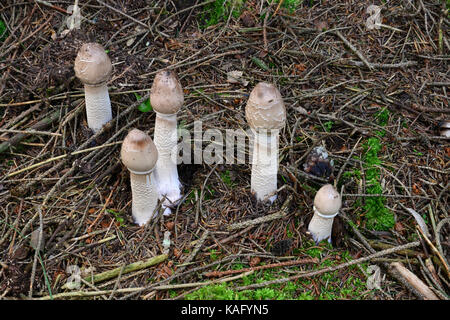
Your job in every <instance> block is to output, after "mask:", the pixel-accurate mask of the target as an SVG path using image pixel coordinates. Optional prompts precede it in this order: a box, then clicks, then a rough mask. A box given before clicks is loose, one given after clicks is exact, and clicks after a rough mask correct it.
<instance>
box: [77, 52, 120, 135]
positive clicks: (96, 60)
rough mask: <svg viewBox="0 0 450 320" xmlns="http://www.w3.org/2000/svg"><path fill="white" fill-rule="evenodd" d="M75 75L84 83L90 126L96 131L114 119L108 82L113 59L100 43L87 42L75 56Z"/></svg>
mask: <svg viewBox="0 0 450 320" xmlns="http://www.w3.org/2000/svg"><path fill="white" fill-rule="evenodd" d="M74 70H75V75H76V76H77V77H78V79H80V81H81V82H82V83H83V84H84V99H85V102H86V115H87V123H88V126H89V128H91V129H92V130H93V131H94V132H97V131H99V130H100V129H101V128H102V126H103V125H104V124H105V123H107V122H108V121H110V120H111V119H112V112H111V101H110V99H109V93H108V87H107V85H106V84H107V82H108V80H109V79H110V76H111V70H112V65H111V60H110V59H109V57H108V55H107V54H106V52H105V49H104V48H103V47H102V46H101V45H100V44H98V43H85V44H83V45H82V46H81V48H80V50H79V51H78V54H77V57H76V58H75V66H74Z"/></svg>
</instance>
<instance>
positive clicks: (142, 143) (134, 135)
mask: <svg viewBox="0 0 450 320" xmlns="http://www.w3.org/2000/svg"><path fill="white" fill-rule="evenodd" d="M120 156H121V158H122V162H123V164H124V165H125V166H126V167H127V168H128V170H129V171H130V183H131V194H132V205H131V208H132V209H131V210H132V215H133V220H134V222H135V223H137V224H138V225H140V226H142V225H144V224H146V223H147V222H148V221H149V220H150V219H151V218H152V217H153V216H154V211H155V208H156V206H157V204H158V193H157V190H156V188H155V185H154V183H153V179H152V176H151V173H152V171H153V169H154V167H155V164H156V162H157V160H158V150H157V149H156V146H155V144H154V143H153V141H152V139H151V138H150V137H149V136H148V135H147V134H146V133H144V132H142V131H141V130H139V129H133V130H131V131H130V132H129V133H128V135H127V136H126V137H125V139H124V140H123V143H122V149H121V150H120Z"/></svg>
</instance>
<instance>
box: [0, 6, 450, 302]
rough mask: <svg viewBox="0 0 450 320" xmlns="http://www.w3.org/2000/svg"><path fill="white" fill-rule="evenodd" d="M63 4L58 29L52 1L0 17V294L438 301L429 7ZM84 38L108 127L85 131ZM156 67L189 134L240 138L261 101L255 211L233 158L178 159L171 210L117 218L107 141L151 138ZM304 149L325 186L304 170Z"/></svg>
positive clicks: (121, 195)
mask: <svg viewBox="0 0 450 320" xmlns="http://www.w3.org/2000/svg"><path fill="white" fill-rule="evenodd" d="M78 3H79V6H80V10H81V11H80V13H81V16H82V20H81V24H80V25H79V26H77V25H76V24H75V27H74V28H72V29H69V25H70V24H69V23H68V21H69V20H68V19H69V18H70V17H71V14H72V12H73V7H70V5H71V4H73V3H71V1H51V2H45V1H29V0H27V1H21V2H17V1H13V0H5V1H2V2H1V4H0V70H1V73H0V297H1V298H4V299H24V298H33V299H74V298H76V299H80V298H83V299H157V300H159V299H379V300H392V299H394V300H409V299H423V298H430V296H431V297H435V298H439V299H448V297H449V294H450V285H449V282H450V278H449V269H448V265H449V262H450V238H449V236H450V224H449V222H450V219H449V217H448V211H449V160H450V143H449V140H448V138H445V137H443V136H442V135H440V131H439V127H440V123H441V122H442V121H446V120H447V121H449V120H450V115H449V114H450V108H449V96H448V94H449V93H448V92H447V91H448V88H449V84H450V77H449V71H450V70H449V67H448V61H449V59H450V55H449V52H450V37H449V36H450V34H449V25H450V19H449V15H448V13H449V11H448V10H449V9H448V6H449V4H448V1H447V2H445V1H438V0H432V1H422V0H410V1H395V0H394V1H375V2H374V1H356V0H348V1H326V0H324V1H294V0H284V1H272V2H271V1H263V0H247V1H224V0H209V1H203V0H195V1H194V0H191V1H144V0H119V1H108V0H103V1H100V0H89V1H87V0H83V1H79V2H78ZM371 4H376V5H378V6H379V7H378V8H379V9H380V10H381V11H380V19H381V25H379V24H378V25H376V27H375V28H372V29H370V28H368V25H367V22H368V21H369V22H370V21H372V20H370V19H372V18H374V17H375V15H376V10H375V11H373V12H368V11H367V9H368V7H369V6H370V5H371ZM369 27H370V25H369ZM86 42H98V43H100V44H101V45H103V46H104V48H105V49H106V50H107V53H108V55H109V57H110V58H111V61H112V63H113V75H112V79H111V81H110V82H109V83H108V87H109V93H110V98H111V102H112V108H113V120H112V121H111V122H110V123H109V124H108V125H107V126H105V127H104V128H103V129H102V130H101V131H99V132H97V133H95V134H93V133H92V132H91V131H90V129H89V128H88V127H87V122H86V113H85V106H84V91H83V85H82V84H81V82H80V81H79V80H78V79H77V78H76V77H75V74H74V70H73V64H74V60H75V56H76V54H77V51H78V49H79V48H80V46H81V45H82V44H83V43H86ZM166 68H168V69H171V70H174V71H175V72H176V73H177V74H178V77H179V79H180V82H181V84H182V86H183V89H184V93H185V104H184V106H183V107H182V109H181V111H180V113H179V114H178V121H179V126H180V127H183V128H185V129H188V130H190V131H192V130H193V124H194V121H202V130H203V132H205V131H206V130H208V129H217V130H220V132H223V133H224V135H225V130H227V129H244V130H246V129H247V128H248V124H247V122H246V119H245V105H246V102H247V99H248V96H249V93H250V92H251V90H252V88H253V87H254V86H255V85H256V84H257V83H258V82H262V81H264V82H269V83H273V84H275V85H276V86H277V87H278V88H279V90H280V92H281V95H282V96H283V99H284V102H285V105H286V110H287V121H286V126H285V127H284V128H283V130H282V131H281V134H280V154H279V156H280V165H279V175H278V186H279V190H278V197H277V200H276V201H275V202H274V203H272V204H268V203H260V202H257V201H255V199H254V196H253V195H252V193H251V191H250V173H251V165H250V163H249V161H246V162H245V164H227V163H223V164H217V163H216V164H206V163H202V164H181V165H179V167H178V170H179V175H180V180H181V182H182V184H183V196H184V197H183V201H182V202H180V203H179V205H178V206H177V207H176V209H175V210H173V213H172V214H171V215H169V216H163V215H162V214H160V215H158V218H157V219H154V220H152V221H151V222H150V223H148V224H147V225H145V226H143V227H139V226H137V225H135V224H134V223H133V221H132V218H131V190H130V182H129V172H128V170H127V169H126V168H125V167H124V166H123V165H122V163H121V160H120V146H121V141H122V140H123V138H124V137H125V135H126V134H127V132H128V131H129V130H131V129H132V128H139V129H141V130H143V131H145V132H147V133H148V134H149V135H151V136H153V127H154V121H155V113H154V112H153V111H152V110H148V108H146V107H148V106H149V105H148V103H147V101H148V98H149V91H150V88H151V85H152V82H153V78H154V75H155V74H156V73H157V72H158V71H159V70H162V69H166ZM232 71H237V73H235V74H237V75H238V80H237V81H234V80H232V79H230V78H229V76H230V72H232ZM240 72H242V73H240ZM30 130H34V131H33V132H31V133H30ZM208 145H209V142H208V141H204V142H203V148H205V147H206V146H208ZM317 146H322V147H324V148H325V149H326V150H327V152H328V154H329V159H331V160H332V174H331V175H324V176H320V175H313V174H312V173H311V172H306V171H307V170H306V171H305V169H304V168H305V167H304V164H305V163H306V162H308V156H309V155H310V153H311V151H312V150H313V148H315V147H317ZM247 160H248V159H247ZM325 183H332V184H333V185H334V186H335V187H336V188H337V190H338V191H339V192H340V193H341V195H342V198H343V204H342V209H341V211H340V214H339V215H338V216H337V217H336V218H335V220H334V225H333V233H332V240H333V241H332V243H331V244H330V243H327V242H326V241H323V242H321V243H319V244H316V243H315V242H314V241H313V240H312V239H311V237H310V236H309V234H308V232H307V228H308V223H309V220H310V219H311V218H312V215H313V210H312V204H313V199H314V196H315V194H316V192H317V190H318V189H319V188H320V187H321V186H322V185H323V184H325ZM411 212H413V213H411ZM263 217H265V219H261V218H263ZM419 225H421V226H422V227H421V228H419V227H418V226H419ZM423 229H426V230H423ZM166 232H169V233H170V247H169V251H168V253H167V254H164V247H163V239H164V234H165V233H166ZM39 240H40V241H39ZM39 242H40V243H41V244H42V250H35V248H36V243H39ZM32 244H33V245H32ZM140 261H146V262H148V264H146V265H142V264H138V265H136V264H133V263H136V262H140ZM396 263H400V264H401V265H402V266H404V267H406V269H407V270H409V271H410V272H412V273H413V274H415V275H416V276H417V277H418V278H419V281H422V282H423V283H424V284H425V287H427V288H428V290H429V291H430V292H431V293H430V292H428V293H424V292H423V291H421V290H419V289H417V288H414V283H412V282H411V281H410V280H406V278H405V276H404V275H401V274H400V273H398V272H396V271H395V270H397V269H396V268H395V267H394V266H395V265H396ZM130 264H132V265H131V266H129V265H130ZM397 265H398V264H397ZM107 271H110V273H109V274H107V276H105V277H100V276H103V275H104V274H103V272H107ZM213 271H215V273H212V272H213Z"/></svg>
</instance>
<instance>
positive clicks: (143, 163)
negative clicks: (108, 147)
mask: <svg viewBox="0 0 450 320" xmlns="http://www.w3.org/2000/svg"><path fill="white" fill-rule="evenodd" d="M120 157H121V158H122V162H123V164H124V165H125V166H126V167H127V168H128V169H129V170H131V171H134V172H136V173H140V172H148V171H150V170H152V169H153V168H154V167H155V164H156V161H157V160H158V150H157V149H156V146H155V144H154V143H153V140H152V138H150V136H149V135H148V134H146V133H145V132H143V131H141V130H139V129H133V130H131V131H130V132H129V133H128V134H127V136H126V137H125V139H124V140H123V143H122V148H121V150H120Z"/></svg>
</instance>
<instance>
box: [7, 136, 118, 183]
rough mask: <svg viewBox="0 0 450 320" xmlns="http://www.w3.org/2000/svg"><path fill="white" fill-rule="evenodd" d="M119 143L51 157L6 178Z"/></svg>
mask: <svg viewBox="0 0 450 320" xmlns="http://www.w3.org/2000/svg"><path fill="white" fill-rule="evenodd" d="M120 143H122V141H116V142H112V143H108V144H103V145H101V146H96V147H92V148H87V149H84V150H79V151H74V152H71V153H67V154H63V155H60V156H57V157H53V158H50V159H47V160H44V161H41V162H38V163H35V164H32V165H31V166H28V167H26V168H23V169H20V170H17V171H15V172H12V173H10V174H8V175H7V176H6V178H9V177H12V176H15V175H17V174H19V173H22V172H24V171H28V170H31V169H34V168H37V167H40V166H42V165H44V164H46V163H49V162H52V161H56V160H60V159H64V158H66V157H68V156H73V155H77V154H80V153H85V152H91V151H94V150H97V149H101V148H106V147H110V146H114V145H116V144H120Z"/></svg>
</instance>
